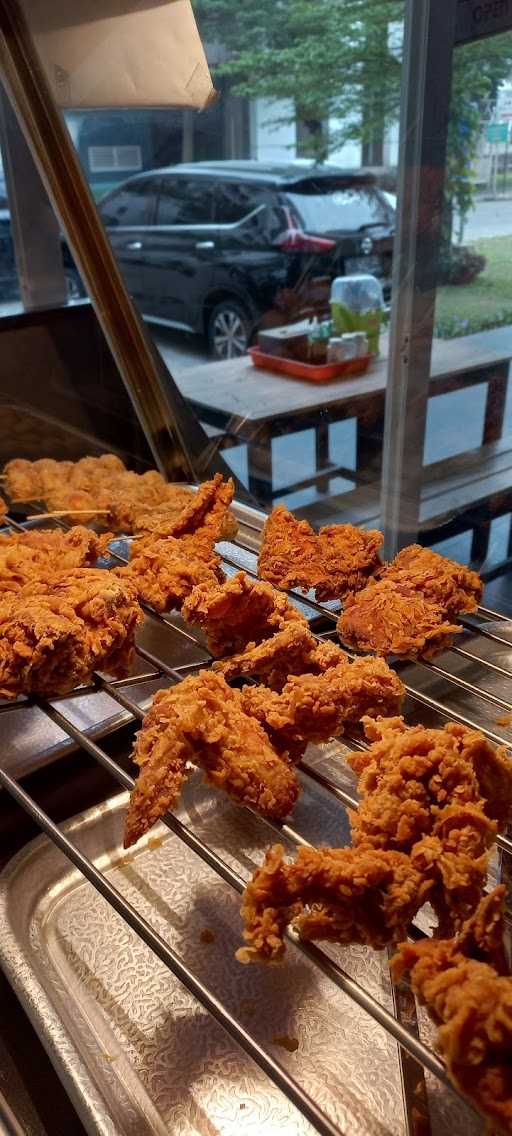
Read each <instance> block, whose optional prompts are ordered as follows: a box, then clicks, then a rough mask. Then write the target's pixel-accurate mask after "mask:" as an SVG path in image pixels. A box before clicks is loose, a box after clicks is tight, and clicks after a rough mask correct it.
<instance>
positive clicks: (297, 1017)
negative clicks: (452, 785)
mask: <svg viewBox="0 0 512 1136" xmlns="http://www.w3.org/2000/svg"><path fill="white" fill-rule="evenodd" d="M333 754H334V756H333ZM317 761H318V762H319V763H320V764H321V765H322V767H329V765H330V764H332V762H333V761H335V762H336V766H337V768H338V771H339V764H340V747H339V746H335V747H333V746H331V747H325V750H321V749H319V750H318V751H317ZM319 792H320V791H317V790H315V792H314V795H313V796H312V795H311V793H310V792H309V790H308V788H307V786H305V789H304V795H303V797H302V798H301V802H300V806H299V807H298V809H297V811H296V814H295V816H294V822H295V826H296V828H298V829H299V831H302V833H303V834H304V835H305V836H307V838H309V839H311V840H315V841H317V842H318V841H319V840H323V841H326V842H328V843H333V844H336V843H338V844H339V843H343V842H344V841H345V840H346V838H347V835H346V826H343V825H342V824H340V820H341V819H342V816H343V814H342V813H341V812H340V808H339V806H338V805H337V804H336V802H335V801H334V800H333V798H332V797H329V796H327V795H323V794H322V802H321V825H319V822H318V817H319V807H318V806H319V800H318V793H319ZM125 803H126V794H122V795H120V796H116V797H114V798H112V799H111V800H110V801H108V802H106V803H105V804H104V805H101V806H98V807H96V808H94V809H91V810H90V811H88V812H87V813H84V814H82V815H81V816H79V817H77V818H76V819H74V820H72V821H69V822H68V823H67V824H66V825H65V826H63V827H64V831H66V832H67V833H68V835H70V836H71V838H72V839H73V841H74V842H75V843H76V845H77V846H78V847H79V848H80V849H81V850H82V851H84V852H85V853H86V855H87V856H89V857H90V858H91V859H92V860H93V861H94V862H95V863H96V864H97V866H98V867H100V868H101V869H102V870H103V871H105V872H106V874H107V876H108V877H109V878H110V879H111V880H112V881H113V882H114V883H115V885H116V886H117V887H119V889H120V890H121V891H122V893H123V895H124V896H125V897H126V898H128V899H129V900H130V901H131V902H132V903H133V904H134V905H135V906H136V907H137V909H138V910H139V911H140V912H141V913H142V914H143V915H144V916H145V917H146V919H148V921H149V922H150V923H151V925H152V926H153V927H155V928H156V929H157V930H158V931H159V932H160V933H161V934H162V935H163V936H164V937H165V939H166V940H167V941H168V942H169V943H170V944H172V945H173V946H174V947H175V949H176V950H177V951H178V952H179V953H180V955H181V956H182V957H183V959H184V960H185V961H186V962H187V964H188V965H189V966H190V967H191V968H192V969H193V971H194V973H195V974H196V975H198V976H199V977H200V978H204V979H205V981H207V982H208V985H210V986H211V987H212V988H213V989H214V990H215V991H216V993H217V995H218V997H219V998H221V1000H222V1001H223V1002H224V1003H225V1005H227V1006H228V1007H229V1009H230V1010H231V1012H232V1013H233V1014H234V1016H235V1017H237V1018H238V1020H239V1021H241V1022H242V1023H244V1024H245V1025H246V1027H247V1028H248V1029H249V1030H250V1031H251V1032H252V1033H253V1034H254V1035H255V1036H256V1038H257V1039H258V1040H259V1041H260V1042H261V1043H262V1044H263V1045H264V1047H265V1048H267V1047H268V1049H269V1051H271V1052H272V1053H273V1054H274V1056H277V1057H278V1058H279V1060H281V1061H282V1062H284V1064H285V1065H286V1066H287V1067H288V1068H289V1069H290V1070H291V1071H292V1072H293V1074H294V1076H295V1077H296V1078H297V1079H298V1080H299V1082H300V1083H301V1085H303V1086H304V1087H305V1088H306V1089H307V1090H308V1091H309V1092H310V1093H311V1095H312V1096H313V1097H314V1098H315V1099H316V1100H317V1101H318V1102H319V1103H320V1104H321V1105H322V1107H323V1108H324V1109H325V1110H326V1111H327V1112H328V1113H329V1114H330V1115H331V1116H332V1118H333V1119H335V1120H336V1121H337V1123H338V1124H339V1126H340V1128H341V1130H342V1131H343V1132H346V1133H347V1134H350V1136H384V1133H389V1134H391V1133H392V1134H396V1136H399V1134H400V1136H401V1134H402V1133H403V1132H404V1121H403V1112H402V1105H401V1088H400V1076H399V1065H398V1060H397V1047H396V1043H395V1042H394V1041H393V1040H392V1039H391V1038H390V1037H389V1036H388V1035H387V1034H386V1032H385V1031H384V1030H383V1029H382V1028H381V1027H379V1026H378V1025H377V1024H376V1023H375V1022H374V1021H372V1019H371V1018H370V1017H369V1016H368V1015H367V1014H365V1013H364V1012H363V1011H362V1010H360V1009H359V1008H358V1007H357V1006H356V1005H355V1004H354V1002H353V1001H352V1000H351V999H349V998H348V997H346V996H345V995H344V994H343V993H342V992H341V991H340V990H337V989H336V988H335V987H334V986H333V985H332V984H331V983H330V982H329V981H328V980H327V979H325V978H324V977H323V976H322V975H321V974H320V973H319V971H318V970H317V969H316V967H314V966H313V965H312V964H310V963H309V962H308V960H306V959H304V958H303V957H302V956H301V955H299V954H298V953H297V952H296V951H295V949H294V948H293V947H290V949H289V952H288V956H287V961H286V962H285V964H284V965H283V966H281V967H275V968H268V969H265V968H261V967H242V966H240V965H239V964H237V963H236V962H235V960H234V958H233V954H234V951H235V949H236V947H237V946H238V945H239V942H240V919H239V916H238V907H239V900H238V897H237V896H236V895H235V894H234V893H233V891H232V890H231V889H230V888H229V887H228V886H227V885H226V884H224V883H223V882H222V881H221V880H219V879H218V877H217V876H216V874H215V873H213V872H212V871H211V870H210V869H208V868H207V867H206V866H205V865H203V864H202V863H201V862H200V861H199V860H198V859H197V857H196V856H195V855H194V854H193V853H192V852H191V851H189V850H188V849H187V848H186V847H185V846H184V845H183V844H182V842H181V841H180V840H178V839H177V838H176V837H175V836H173V835H172V834H170V833H169V832H168V830H167V829H165V828H163V826H158V827H157V828H155V829H154V830H153V832H152V833H151V836H149V837H147V838H146V839H145V840H143V841H141V843H140V844H139V845H138V846H137V847H136V849H135V850H134V851H133V852H131V853H130V854H126V853H125V852H123V849H122V844H121V833H122V825H123V818H124V808H125ZM181 816H182V819H183V820H186V822H187V823H188V824H189V825H191V826H192V827H193V829H194V831H195V832H196V833H197V834H198V835H200V836H201V837H202V838H203V839H204V840H205V841H207V842H208V844H209V845H210V846H213V847H214V848H215V849H216V850H217V851H219V852H220V853H221V854H222V855H223V858H224V859H225V860H226V861H227V862H228V863H230V864H231V865H232V866H233V868H234V869H235V870H236V871H237V872H238V873H239V874H240V875H241V876H242V877H245V878H246V877H248V876H249V875H250V873H251V871H252V868H253V866H254V865H255V864H256V863H257V862H258V861H261V855H262V852H263V850H264V849H265V848H266V847H268V843H269V837H268V829H266V827H265V826H264V824H262V823H261V822H260V821H259V820H258V819H257V818H255V817H254V816H251V815H249V814H248V813H246V812H245V811H241V810H239V809H236V808H235V807H233V806H232V805H231V804H230V803H229V802H228V801H227V800H226V799H225V798H224V797H223V796H221V795H220V794H214V793H212V791H211V790H207V789H205V788H204V787H203V786H202V785H201V784H200V783H199V779H198V778H197V777H195V778H194V779H193V781H192V782H190V783H189V786H188V788H187V791H186V794H185V795H184V799H183V803H182V807H181ZM329 953H330V954H332V957H335V958H337V960H338V961H339V962H340V963H341V964H342V965H343V966H344V968H345V969H346V970H347V971H348V973H349V974H351V975H352V976H353V977H355V978H356V979H358V980H360V981H361V982H362V983H363V984H364V985H365V986H366V988H367V989H368V990H369V991H370V992H371V993H372V994H374V996H375V997H376V998H378V1000H379V1001H380V1002H382V1004H384V1005H385V1006H387V1007H388V1008H390V1007H391V991H390V983H389V971H388V969H387V961H386V957H385V955H379V954H377V953H375V952H373V951H370V950H367V949H365V948H362V947H360V948H358V947H350V948H349V949H343V950H342V949H339V948H333V949H332V951H331V950H329ZM0 961H1V963H2V966H3V967H4V969H5V971H6V973H7V976H8V978H9V979H10V981H11V983H12V984H13V986H14V988H15V990H16V992H17V994H18V996H19V997H20V999H21V1001H22V1003H23V1005H24V1006H25V1009H26V1010H27V1012H28V1014H29V1016H30V1018H31V1020H32V1022H33V1024H34V1026H35V1029H36V1030H37V1032H38V1034H39V1036H40V1038H41V1040H42V1041H43V1043H44V1045H45V1047H46V1049H47V1050H48V1053H49V1055H50V1057H51V1059H52V1061H53V1062H54V1064H55V1066H56V1067H57V1069H58V1071H59V1074H60V1076H61V1078H62V1080H63V1082H64V1084H65V1087H66V1088H67V1090H68V1092H69V1093H70V1096H71V1098H72V1100H73V1103H74V1105H75V1107H76V1108H77V1110H78V1112H79V1114H80V1116H81V1118H82V1120H83V1123H84V1125H85V1127H86V1128H87V1130H88V1131H89V1132H91V1133H101V1134H102V1136H103V1134H104V1136H107V1134H108V1136H113V1134H116V1136H121V1134H122V1136H135V1134H136V1136H146V1134H148V1136H149V1134H150V1133H151V1134H153V1133H158V1134H163V1133H166V1134H168V1133H179V1134H180V1136H192V1134H193V1133H194V1134H200V1136H214V1134H218V1136H235V1134H242V1133H243V1136H246V1134H247V1136H249V1134H254V1136H255V1134H256V1133H257V1134H258V1136H263V1134H265V1136H274V1134H277V1133H279V1134H283V1136H288V1134H289V1136H292V1134H293V1136H298V1134H305V1133H308V1136H309V1134H310V1133H312V1132H313V1129H312V1128H311V1127H310V1125H309V1124H308V1123H307V1122H306V1121H305V1120H304V1119H303V1118H302V1117H301V1115H300V1114H299V1113H298V1112H297V1111H296V1110H295V1108H294V1107H293V1106H292V1105H291V1104H290V1103H289V1102H288V1101H287V1100H286V1098H285V1097H284V1096H283V1095H282V1094H281V1093H280V1092H279V1090H278V1089H277V1088H275V1087H274V1086H273V1085H272V1084H271V1083H270V1081H268V1080H267V1079H266V1078H265V1076H264V1075H263V1074H262V1073H260V1071H259V1070H258V1069H257V1068H256V1067H255V1066H254V1065H253V1064H252V1062H251V1061H250V1060H249V1058H247V1057H246V1056H245V1055H243V1054H242V1053H241V1052H240V1051H239V1050H238V1049H237V1047H236V1046H235V1045H233V1043H232V1042H231V1041H230V1040H229V1039H228V1038H227V1036H226V1035H225V1034H224V1032H223V1031H222V1030H221V1029H220V1028H219V1027H218V1026H217V1025H216V1024H215V1023H214V1022H213V1021H212V1019H211V1018H210V1017H209V1015H208V1014H206V1013H205V1012H204V1011H203V1010H202V1009H201V1008H200V1007H199V1006H198V1004H197V1002H195V1001H194V999H193V998H192V997H191V996H190V995H189V994H188V993H187V992H186V991H185V990H184V988H183V987H182V986H181V985H180V983H179V982H177V981H176V980H175V979H174V978H173V977H172V975H170V974H169V971H168V970H167V969H166V968H165V967H164V966H162V965H161V964H160V963H159V962H158V961H157V960H156V959H155V957H154V955H153V954H152V953H151V952H150V951H149V950H148V948H147V947H146V946H145V945H144V944H143V943H142V942H141V940H140V939H139V938H138V937H137V936H136V935H135V934H134V933H133V932H132V931H131V930H130V929H129V928H128V927H127V926H126V924H125V923H124V922H123V921H122V920H121V919H120V918H119V917H118V916H116V915H115V913H114V912H113V911H112V910H111V908H110V907H109V905H108V904H107V903H106V902H105V901H104V900H103V899H102V898H101V897H100V896H99V895H98V894H97V892H96V891H95V890H94V889H93V888H92V887H91V886H90V885H89V884H88V883H86V882H84V880H83V877H82V876H81V875H80V873H79V872H78V871H76V870H75V869H74V868H73V867H72V866H71V865H70V864H69V863H68V861H67V860H66V858H65V857H64V856H63V855H62V854H61V853H60V852H59V851H58V850H57V849H56V848H55V847H54V845H53V844H52V843H51V842H50V841H49V840H47V838H46V837H38V838H37V839H36V840H34V841H32V842H31V843H30V844H28V845H27V846H26V847H25V848H24V849H23V850H22V851H21V852H20V853H19V854H18V855H17V856H16V857H15V858H14V859H13V860H12V861H11V862H10V863H9V865H8V866H7V868H6V869H5V870H4V872H3V875H2V877H1V882H0ZM425 1028H426V1030H427V1033H428V1031H429V1026H428V1025H427V1024H426V1023H425ZM276 1038H277V1039H279V1040H278V1041H276V1040H275V1039H276ZM296 1042H297V1043H298V1047H297V1048H296V1050H295V1051H294V1052H288V1050H287V1049H286V1048H283V1046H287V1045H289V1046H290V1049H292V1048H293V1047H294V1046H295V1043H296ZM428 1087H429V1097H430V1108H431V1116H432V1120H433V1124H434V1125H435V1126H434V1127H433V1131H435V1132H436V1134H437V1133H439V1134H442V1133H445V1132H446V1133H448V1132H450V1134H451V1136H458V1134H460V1136H462V1134H463V1133H464V1136H473V1134H475V1136H476V1134H477V1133H479V1132H481V1131H483V1127H482V1126H481V1125H480V1123H479V1122H478V1121H477V1120H476V1119H475V1118H474V1117H473V1114H472V1113H471V1112H470V1111H469V1110H466V1109H465V1108H464V1106H463V1105H461V1102H460V1100H457V1098H455V1097H454V1096H453V1095H452V1093H451V1092H450V1091H449V1090H447V1089H446V1088H444V1087H443V1086H442V1085H441V1084H439V1083H438V1082H437V1080H436V1079H435V1078H433V1079H432V1080H430V1078H428Z"/></svg>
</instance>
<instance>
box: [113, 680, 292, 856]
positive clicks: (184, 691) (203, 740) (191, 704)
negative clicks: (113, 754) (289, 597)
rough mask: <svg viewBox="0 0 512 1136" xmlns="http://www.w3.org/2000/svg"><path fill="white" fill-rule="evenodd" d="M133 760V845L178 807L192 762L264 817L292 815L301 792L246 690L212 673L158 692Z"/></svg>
mask: <svg viewBox="0 0 512 1136" xmlns="http://www.w3.org/2000/svg"><path fill="white" fill-rule="evenodd" d="M133 757H134V760H135V761H136V762H137V764H138V765H140V767H141V771H140V774H139V776H138V778H137V781H136V783H135V786H134V789H133V790H132V794H131V797H130V805H129V809H128V815H127V818H126V826H125V847H129V845H131V844H134V843H135V841H136V840H138V839H139V837H141V836H142V835H143V834H144V833H145V832H147V830H148V829H149V828H150V827H151V826H152V825H153V824H154V823H155V821H156V820H158V818H159V817H161V816H163V814H164V813H165V812H166V811H167V809H168V808H170V807H171V806H172V805H173V804H175V802H176V800H177V798H178V795H179V791H180V788H181V785H182V783H183V781H184V780H185V778H186V776H187V768H186V767H187V763H188V762H191V763H192V764H194V765H198V766H200V768H201V769H203V770H204V772H205V774H206V780H207V781H208V782H209V783H210V784H212V785H215V787H216V788H219V789H224V791H225V792H226V793H228V795H229V796H230V797H232V798H233V800H235V801H236V802H237V803H238V804H244V805H250V806H251V807H252V808H254V809H255V810H256V811H257V812H260V813H262V814H263V816H270V817H276V818H280V817H285V816H287V815H288V813H289V812H290V811H291V809H292V808H293V805H294V804H295V801H296V800H297V797H298V795H299V785H298V781H297V779H296V777H295V774H294V771H293V769H291V768H290V767H289V766H288V765H287V764H286V763H285V762H284V761H283V760H282V759H281V758H280V757H279V756H278V755H277V754H276V753H275V751H274V750H273V749H272V747H271V745H270V742H269V740H268V738H267V735H266V734H265V731H264V730H263V729H262V727H261V726H260V725H259V723H258V722H256V721H255V719H253V718H250V717H249V716H248V715H247V714H245V713H244V710H243V707H242V700H241V696H240V692H239V691H238V690H233V689H232V688H231V687H229V686H228V685H227V683H226V682H225V680H224V679H223V678H222V676H221V675H214V674H212V673H211V672H208V671H201V672H200V673H199V674H198V675H196V676H191V677H189V678H187V679H184V681H183V682H180V683H178V684H177V685H176V686H173V687H171V688H170V690H165V691H159V692H158V693H157V694H156V695H155V697H154V699H153V704H152V706H151V709H150V711H149V713H148V714H147V716H146V718H145V719H144V723H143V726H142V730H141V731H140V733H139V735H138V737H137V742H136V745H135V749H134V753H133Z"/></svg>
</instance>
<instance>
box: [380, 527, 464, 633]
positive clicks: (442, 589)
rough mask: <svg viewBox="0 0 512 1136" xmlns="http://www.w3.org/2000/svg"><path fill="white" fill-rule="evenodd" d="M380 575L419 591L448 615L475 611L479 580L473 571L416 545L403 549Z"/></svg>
mask: <svg viewBox="0 0 512 1136" xmlns="http://www.w3.org/2000/svg"><path fill="white" fill-rule="evenodd" d="M380 576H381V578H382V579H385V580H394V581H395V582H396V583H398V584H404V585H405V586H406V587H409V588H413V589H414V591H417V592H421V594H422V595H423V596H424V597H425V599H426V600H429V601H430V602H431V603H435V604H437V606H438V607H439V608H441V610H442V611H443V612H444V613H445V615H446V616H448V617H452V618H453V616H456V615H458V614H459V613H460V612H464V611H467V612H471V611H476V609H477V607H478V604H479V602H480V600H481V598H482V592H483V583H482V581H481V579H480V576H479V575H478V573H477V572H472V571H471V569H469V568H465V567H464V565H463V564H457V562H456V561H455V560H449V559H448V557H446V556H441V555H440V554H439V552H433V550H432V549H431V548H422V546H421V545H420V544H411V545H409V546H408V547H407V548H403V549H402V551H401V552H399V553H398V556H395V559H394V560H392V561H391V564H387V565H386V567H385V568H384V569H383V570H382V572H381V573H380Z"/></svg>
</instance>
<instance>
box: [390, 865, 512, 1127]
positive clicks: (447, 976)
mask: <svg viewBox="0 0 512 1136" xmlns="http://www.w3.org/2000/svg"><path fill="white" fill-rule="evenodd" d="M504 896H505V888H504V887H497V888H495V889H494V891H493V892H491V893H490V895H488V896H486V897H485V899H483V900H482V901H481V903H480V905H479V907H478V909H477V911H476V912H475V914H474V916H473V917H472V919H471V920H469V921H468V922H467V923H466V924H465V925H464V927H463V930H462V933H461V935H460V936H458V937H457V938H455V939H448V940H439V939H424V940H423V941H422V942H420V943H414V944H413V943H402V944H401V945H400V950H399V953H398V954H397V955H396V956H395V958H394V959H393V960H392V968H393V971H394V975H395V978H396V980H399V979H400V978H401V976H402V975H403V974H404V973H405V972H410V975H411V984H412V988H413V991H414V993H415V994H416V996H417V997H418V999H419V1001H420V1002H421V1003H422V1004H423V1005H425V1006H426V1007H427V1009H428V1012H429V1014H430V1016H431V1017H432V1019H433V1021H434V1022H436V1024H437V1025H438V1026H439V1030H438V1034H437V1046H438V1049H439V1052H440V1053H441V1056H442V1057H443V1059H444V1061H445V1062H446V1067H447V1070H448V1073H449V1074H450V1077H451V1078H452V1080H453V1081H454V1083H455V1085H456V1086H457V1088H458V1089H460V1090H461V1092H462V1093H464V1094H465V1095H466V1096H467V1097H468V1098H469V1100H471V1101H472V1102H473V1104H474V1105H476V1107H477V1108H478V1109H479V1110H480V1111H481V1112H482V1113H483V1114H484V1115H485V1116H486V1117H487V1118H488V1119H489V1120H490V1121H491V1123H492V1125H493V1126H494V1125H498V1126H499V1128H500V1130H502V1131H504V1132H512V1063H511V1053H512V978H511V977H510V976H509V974H508V973H507V968H506V963H505V957H504V951H503V906H504Z"/></svg>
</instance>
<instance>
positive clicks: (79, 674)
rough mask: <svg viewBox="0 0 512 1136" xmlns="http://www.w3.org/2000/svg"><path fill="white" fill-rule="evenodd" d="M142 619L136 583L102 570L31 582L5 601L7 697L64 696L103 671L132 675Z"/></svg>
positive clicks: (0, 657)
mask: <svg viewBox="0 0 512 1136" xmlns="http://www.w3.org/2000/svg"><path fill="white" fill-rule="evenodd" d="M141 620H142V612H141V609H140V607H139V604H138V602H137V598H136V594H135V591H134V589H133V585H131V584H129V583H128V582H127V581H121V580H119V579H116V577H115V576H114V575H113V574H112V573H111V572H108V571H104V570H103V569H101V568H74V569H70V570H69V571H68V572H66V573H65V574H64V575H63V576H60V577H59V576H55V577H52V579H51V580H48V581H47V582H43V581H41V580H35V581H33V582H32V583H29V584H25V586H24V587H23V588H21V589H20V591H19V592H17V593H16V594H13V595H10V596H7V597H6V598H4V599H2V600H0V695H1V696H2V697H4V698H15V697H16V696H17V695H18V694H32V693H34V694H41V695H50V694H64V693H66V692H67V691H69V690H74V688H75V687H77V686H80V685H81V684H82V683H87V682H90V681H91V678H92V675H93V672H94V671H96V670H102V671H107V672H108V673H109V674H113V675H119V676H122V675H124V674H126V673H127V672H128V669H129V667H130V664H131V661H132V657H133V642H134V634H135V630H136V628H137V625H138V624H139V623H140V622H141Z"/></svg>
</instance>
